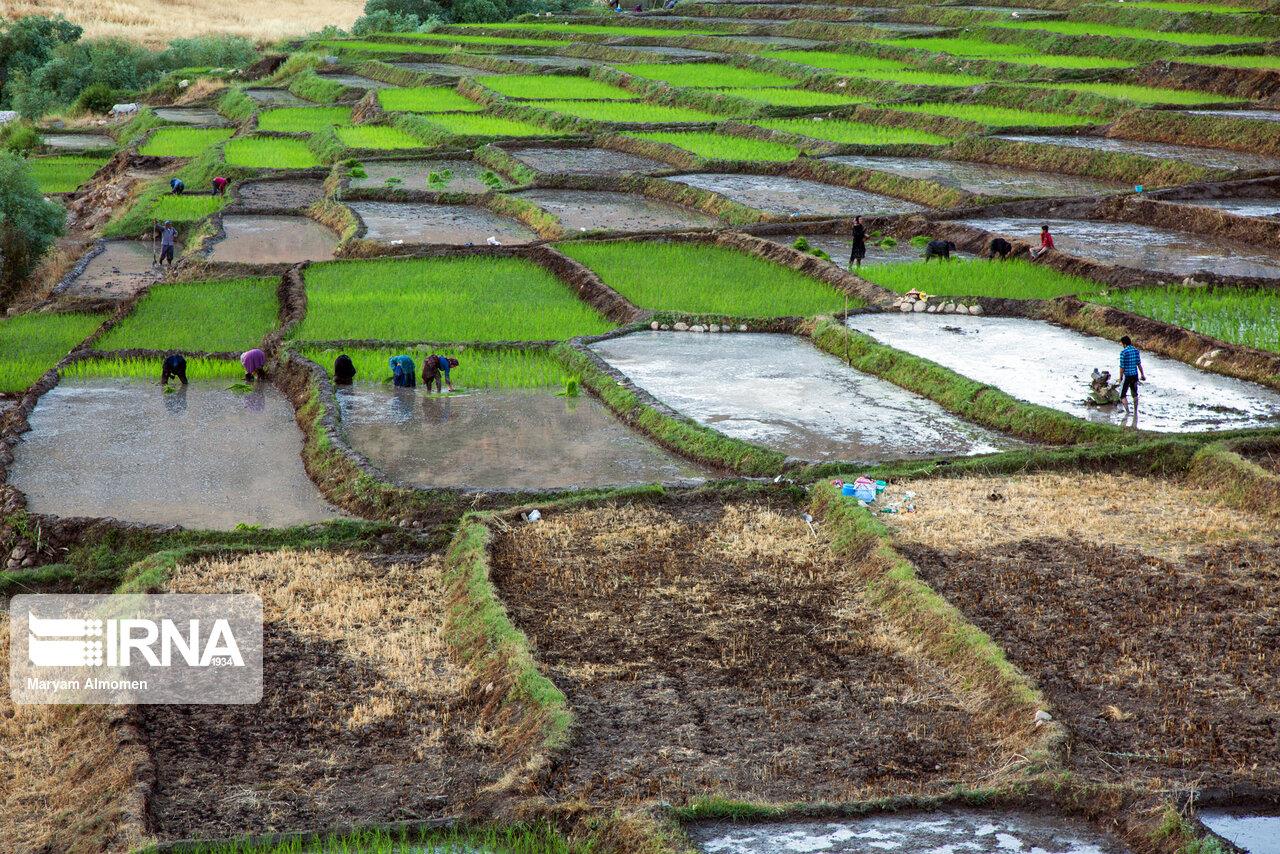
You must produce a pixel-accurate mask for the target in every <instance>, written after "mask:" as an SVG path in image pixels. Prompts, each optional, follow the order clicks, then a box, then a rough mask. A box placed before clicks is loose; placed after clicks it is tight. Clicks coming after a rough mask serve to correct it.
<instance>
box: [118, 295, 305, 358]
mask: <svg viewBox="0 0 1280 854" xmlns="http://www.w3.org/2000/svg"><path fill="white" fill-rule="evenodd" d="M279 284H280V282H279V280H278V279H271V278H252V279H225V280H220V281H208V282H181V283H175V284H168V285H156V286H154V287H152V288H151V290H150V291H149V292H148V293H147V295H146V296H145V297H143V298H142V300H141V301H140V302H139V303H138V305H137V307H136V308H134V310H133V313H132V314H130V315H129V316H128V317H126V318H125V319H124V320H122V321H121V322H120V323H118V324H116V326H115V328H114V329H112V330H111V331H110V332H108V333H107V334H106V335H105V336H103V338H102V340H101V341H100V342H99V343H98V349H99V350H129V349H133V348H141V349H147V350H195V351H203V352H206V353H232V352H234V353H239V352H242V351H244V350H248V349H250V348H252V347H257V346H258V345H259V344H260V343H261V342H262V338H263V336H264V335H266V334H267V333H268V332H270V331H271V330H272V329H274V328H275V325H276V319H277V315H278V314H279V310H280V307H279V304H278V302H277V300H276V288H277V286H278V285H279Z"/></svg>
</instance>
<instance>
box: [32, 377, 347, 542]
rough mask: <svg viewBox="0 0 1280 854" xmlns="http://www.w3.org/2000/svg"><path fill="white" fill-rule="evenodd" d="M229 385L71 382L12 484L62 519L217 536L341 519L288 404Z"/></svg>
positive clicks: (271, 392) (52, 400)
mask: <svg viewBox="0 0 1280 854" xmlns="http://www.w3.org/2000/svg"><path fill="white" fill-rule="evenodd" d="M157 370H158V367H157ZM229 384H230V383H228V382H226V381H223V382H193V383H192V384H191V385H190V386H187V387H186V389H185V390H180V391H177V392H175V393H173V394H164V393H162V392H161V390H160V387H159V386H158V385H157V384H155V383H154V382H150V383H148V382H143V381H140V380H109V379H108V380H84V381H65V382H63V383H62V384H60V385H59V386H58V387H57V388H54V389H53V390H52V391H50V392H49V393H48V394H46V395H45V396H44V397H42V398H41V399H40V402H39V404H38V405H37V406H36V408H35V411H34V412H33V413H32V415H31V418H30V421H31V432H30V433H26V434H24V435H23V441H22V442H20V443H19V444H18V446H17V447H16V448H15V449H14V452H15V461H14V464H13V468H12V470H11V473H10V481H11V482H12V483H13V484H14V485H16V486H17V487H18V488H19V489H21V490H23V491H24V492H26V493H27V498H28V502H29V505H30V508H31V509H32V510H33V511H35V512H37V513H51V514H54V515H58V516H93V517H108V518H112V519H119V520H122V521H126V522H146V523H151V524H164V525H182V526H184V527H188V528H210V529H218V530H226V529H230V528H234V527H235V526H236V525H237V524H240V523H242V522H243V523H248V524H254V525H263V526H267V527H284V526H286V525H301V524H306V523H309V522H319V521H323V520H325V519H331V518H336V517H337V516H338V511H337V510H335V509H334V508H333V507H331V506H330V505H329V504H327V503H326V502H325V501H324V499H323V498H322V497H321V496H320V493H319V492H318V491H317V490H316V487H315V485H314V484H312V482H311V481H310V480H308V479H307V473H306V471H304V470H303V467H302V457H301V453H302V434H301V433H299V432H298V427H297V425H296V424H295V423H294V419H293V408H292V407H291V406H290V405H289V402H288V401H287V400H285V398H284V396H283V395H281V394H280V392H278V391H276V390H275V389H274V388H272V387H266V388H265V389H261V390H259V391H258V392H255V393H253V394H248V395H240V394H235V393H234V392H230V391H227V390H226V387H227V385H229Z"/></svg>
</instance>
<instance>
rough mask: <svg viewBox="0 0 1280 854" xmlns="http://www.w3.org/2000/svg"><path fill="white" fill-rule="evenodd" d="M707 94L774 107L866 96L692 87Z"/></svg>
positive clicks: (838, 102)
mask: <svg viewBox="0 0 1280 854" xmlns="http://www.w3.org/2000/svg"><path fill="white" fill-rule="evenodd" d="M693 91H695V92H705V93H706V94H708V95H731V96H733V97H735V98H746V99H747V100H748V101H758V102H760V103H761V104H770V105H772V106H775V107H839V106H843V105H845V104H861V103H864V102H865V101H866V100H867V99H866V98H856V97H850V96H848V95H835V94H832V93H831V92H813V91H810V90H808V89H769V88H764V89H694V90H693Z"/></svg>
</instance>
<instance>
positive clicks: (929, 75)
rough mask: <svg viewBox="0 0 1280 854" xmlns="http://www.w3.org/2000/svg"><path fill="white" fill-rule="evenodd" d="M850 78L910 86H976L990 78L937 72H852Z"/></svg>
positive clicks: (988, 80) (987, 81) (989, 80)
mask: <svg viewBox="0 0 1280 854" xmlns="http://www.w3.org/2000/svg"><path fill="white" fill-rule="evenodd" d="M850 76H851V77H863V78H867V79H870V80H884V81H886V82H888V83H902V84H905V85H910V86H977V85H978V84H980V83H990V82H991V78H989V77H979V76H977V75H976V74H948V73H945V72H937V71H853V72H850Z"/></svg>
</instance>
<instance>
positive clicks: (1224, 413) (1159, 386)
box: [847, 313, 1280, 432]
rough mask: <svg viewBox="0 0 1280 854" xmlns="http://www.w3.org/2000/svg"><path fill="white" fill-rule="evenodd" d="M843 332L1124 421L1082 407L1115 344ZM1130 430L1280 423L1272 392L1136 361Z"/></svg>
mask: <svg viewBox="0 0 1280 854" xmlns="http://www.w3.org/2000/svg"><path fill="white" fill-rule="evenodd" d="M847 323H848V325H849V326H850V327H851V328H853V329H856V330H858V331H859V332H865V333H866V334H868V335H870V336H871V337H872V338H875V339H876V340H877V341H880V342H881V343H884V344H888V345H889V346H890V347H895V348H897V349H899V350H905V351H906V352H908V353H911V354H913V355H916V356H922V357H924V358H926V359H929V360H931V361H934V362H937V363H938V364H940V365H943V366H944V367H947V368H950V369H951V370H953V371H955V372H956V373H958V374H962V375H964V376H966V377H969V378H970V379H974V380H978V381H979V382H984V383H990V384H991V385H993V386H995V387H996V388H999V389H1001V390H1002V391H1005V392H1007V393H1008V394H1011V395H1013V396H1014V397H1017V398H1020V399H1022V400H1026V401H1028V402H1030V403H1036V404H1039V405H1041V406H1048V407H1050V408H1052V409H1057V410H1059V411H1062V412H1067V413H1070V414H1071V415H1074V416H1076V417H1078V418H1085V419H1088V420H1090V421H1098V422H1103V423H1110V424H1124V423H1126V421H1125V411H1124V407H1123V406H1112V407H1106V408H1095V407H1089V406H1085V405H1084V399H1085V396H1086V395H1087V394H1088V391H1089V378H1090V376H1091V374H1092V372H1093V369H1094V368H1097V369H1098V370H1103V371H1110V372H1111V375H1112V376H1113V377H1114V376H1118V374H1119V366H1118V362H1119V359H1120V345H1119V344H1117V343H1116V342H1114V341H1108V340H1107V339H1105V338H1096V337H1094V336H1091V335H1083V334H1081V333H1079V332H1075V331H1073V330H1070V329H1065V328H1063V327H1060V326H1054V325H1053V324H1050V323H1044V322H1042V321H1038V320H1027V319H1025V318H1015V317H964V318H961V317H956V316H947V315H942V316H939V315H931V314H910V315H906V314H899V313H893V314H860V315H854V316H853V317H850V318H849V319H848V321H847ZM1142 363H1143V367H1144V368H1145V370H1146V372H1147V377H1148V379H1149V380H1150V382H1147V383H1143V384H1142V385H1141V386H1140V388H1139V393H1140V397H1139V404H1140V408H1139V416H1138V427H1139V428H1140V429H1143V430H1155V431H1159V432H1184V431H1202V430H1237V429H1242V428H1247V427H1264V426H1275V425H1280V393H1277V392H1274V391H1272V390H1270V389H1268V388H1265V387H1263V386H1260V385H1256V384H1254V383H1249V382H1244V381H1243V380H1237V379H1232V378H1231V377H1223V376H1219V375H1217V374H1211V373H1208V372H1207V371H1201V370H1199V369H1197V368H1193V367H1191V366H1190V365H1187V364H1184V363H1182V362H1179V361H1176V360H1174V359H1167V358H1165V357H1163V356H1157V355H1155V354H1154V353H1143V354H1142Z"/></svg>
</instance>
